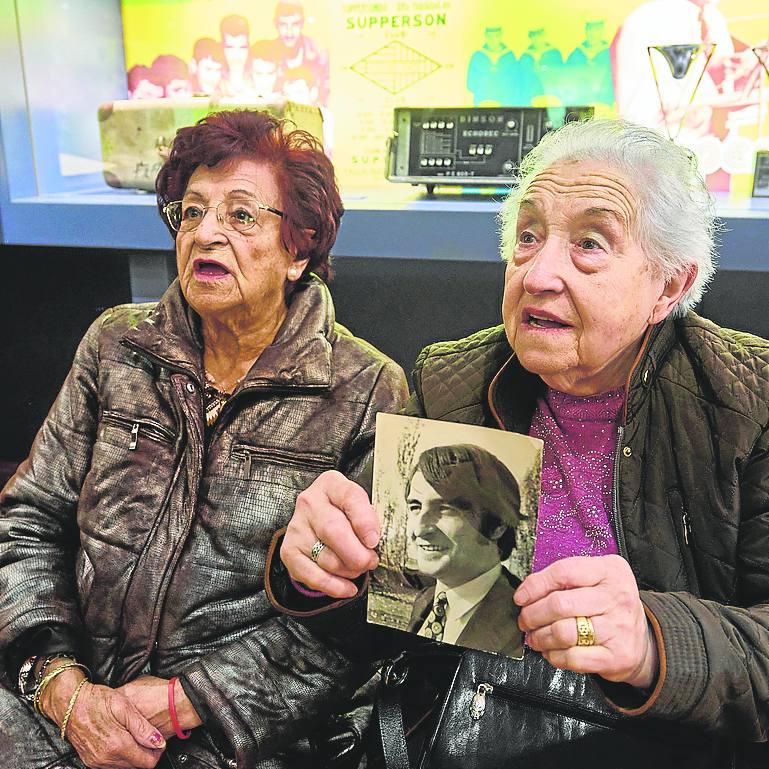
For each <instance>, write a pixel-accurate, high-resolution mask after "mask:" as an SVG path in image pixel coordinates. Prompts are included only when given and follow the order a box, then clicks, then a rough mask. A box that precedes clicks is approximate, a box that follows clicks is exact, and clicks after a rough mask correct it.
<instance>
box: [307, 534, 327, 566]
mask: <svg viewBox="0 0 769 769" xmlns="http://www.w3.org/2000/svg"><path fill="white" fill-rule="evenodd" d="M325 546H326V543H325V542H322V541H321V540H319V539H316V540H315V544H314V545H313V546H312V550H310V558H311V559H312V561H313V563H317V562H318V556H319V555H320V553H321V551H322V550H323V548H324V547H325Z"/></svg>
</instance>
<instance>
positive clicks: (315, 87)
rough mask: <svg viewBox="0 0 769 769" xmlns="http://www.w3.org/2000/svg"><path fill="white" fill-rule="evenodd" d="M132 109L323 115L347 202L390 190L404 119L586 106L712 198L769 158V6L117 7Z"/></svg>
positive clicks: (199, 3)
mask: <svg viewBox="0 0 769 769" xmlns="http://www.w3.org/2000/svg"><path fill="white" fill-rule="evenodd" d="M122 7H123V20H124V36H125V52H126V68H127V73H128V81H129V93H130V95H131V97H132V98H143V97H158V96H162V97H166V98H174V97H175V96H188V95H190V94H193V93H201V94H207V95H212V96H215V97H217V98H221V99H224V100H231V101H232V103H238V102H242V103H254V102H256V103H258V102H259V101H260V100H261V101H280V100H283V99H290V100H292V101H299V102H302V103H308V104H316V105H319V106H321V107H322V108H323V110H324V116H325V123H326V126H325V127H326V143H327V148H328V150H329V152H330V154H331V155H332V157H333V160H334V164H335V166H336V169H337V173H338V175H339V178H340V182H341V185H342V187H343V189H347V190H349V189H351V188H355V187H365V188H371V187H379V186H383V185H387V184H388V182H387V181H386V180H385V176H384V174H385V163H386V148H387V140H388V137H389V136H390V135H391V133H392V131H393V109H394V108H395V107H432V106H434V107H455V106H466V107H469V106H473V105H475V106H489V105H503V106H559V105H568V106H579V105H588V106H593V107H594V108H595V112H596V114H599V115H611V116H617V115H618V116H621V117H625V118H627V119H629V120H633V121H635V122H641V123H644V124H647V125H650V126H654V127H657V128H659V129H660V130H661V131H663V132H666V133H667V134H668V135H669V136H670V137H671V138H672V139H674V140H676V141H679V142H681V143H683V144H685V145H686V146H688V147H690V148H691V149H692V150H693V151H694V152H695V153H696V154H697V156H698V158H699V161H700V164H701V167H702V170H703V171H704V172H705V173H706V174H707V175H708V183H709V185H710V187H711V189H713V190H726V191H729V190H732V191H735V190H742V188H744V187H745V185H746V179H748V178H749V175H750V174H751V173H752V164H753V158H754V156H755V152H756V150H757V149H762V148H764V149H766V148H769V125H768V123H769V121H767V99H768V98H769V81H768V80H767V73H766V70H765V68H764V67H762V63H761V60H762V57H763V59H764V61H765V64H766V65H769V47H766V46H767V44H768V43H769V41H768V40H767V38H766V33H767V32H768V31H769V6H767V4H766V2H765V0H722V1H721V2H717V1H716V0H647V1H646V2H643V1H641V2H639V1H638V0H613V1H612V0H588V1H587V2H582V3H573V2H565V1H564V0H540V2H538V3H528V2H522V0H368V1H366V2H355V1H350V0H304V2H264V1H263V0H259V1H258V2H256V1H255V0H123V5H122Z"/></svg>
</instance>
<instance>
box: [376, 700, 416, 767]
mask: <svg viewBox="0 0 769 769" xmlns="http://www.w3.org/2000/svg"><path fill="white" fill-rule="evenodd" d="M377 720H378V721H379V735H380V737H381V738H382V756H383V757H384V763H385V767H386V769H410V767H411V765H410V764H409V753H408V748H407V747H406V731H405V729H404V728H403V708H402V707H401V687H400V686H386V685H385V686H381V687H380V688H379V692H378V694H377Z"/></svg>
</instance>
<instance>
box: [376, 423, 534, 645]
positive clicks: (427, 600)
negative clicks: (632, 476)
mask: <svg viewBox="0 0 769 769" xmlns="http://www.w3.org/2000/svg"><path fill="white" fill-rule="evenodd" d="M541 466H542V441H540V440H538V439H535V438H529V437H528V436H526V435H520V434H518V433H510V432H504V431H502V430H494V429H491V428H488V427H478V426H474V425H466V424H454V423H450V422H440V421H435V420H429V419H419V418H416V417H405V416H398V415H394V414H379V415H378V416H377V434H376V447H375V451H374V485H373V495H372V501H373V504H374V506H375V507H376V508H377V511H378V512H379V515H380V517H381V520H382V538H381V542H380V546H379V557H380V563H379V567H378V568H377V569H376V570H375V571H374V573H373V574H372V578H371V585H370V588H369V597H368V621H369V622H373V623H375V624H379V625H387V626H389V627H394V628H397V629H399V630H405V631H408V632H411V633H415V634H417V635H420V636H423V637H426V638H430V639H432V640H435V641H441V642H443V643H449V644H456V645H458V646H464V647H468V648H471V649H480V650H483V651H489V652H495V653H498V654H504V655H506V656H508V657H512V658H520V657H521V656H522V654H523V633H522V632H521V631H520V630H519V628H518V622H517V619H518V610H517V607H516V605H515V603H514V602H513V593H514V592H515V590H516V588H517V587H518V585H519V584H520V583H521V581H522V580H523V578H524V577H525V576H526V575H527V574H528V573H529V571H530V569H531V559H532V552H533V545H534V534H535V532H536V516H537V506H538V500H539V488H540V472H541Z"/></svg>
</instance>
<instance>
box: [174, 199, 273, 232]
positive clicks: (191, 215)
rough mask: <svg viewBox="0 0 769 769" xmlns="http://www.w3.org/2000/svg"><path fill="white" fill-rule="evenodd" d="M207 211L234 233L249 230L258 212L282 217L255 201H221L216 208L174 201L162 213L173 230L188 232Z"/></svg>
mask: <svg viewBox="0 0 769 769" xmlns="http://www.w3.org/2000/svg"><path fill="white" fill-rule="evenodd" d="M209 209H211V210H213V211H215V212H216V218H217V219H218V220H219V223H220V224H221V225H222V227H224V228H225V229H227V230H235V232H246V231H247V230H250V229H251V228H252V227H253V226H254V225H255V224H256V223H257V222H258V221H259V212H260V211H269V212H270V213H271V214H275V216H281V217H282V216H283V212H282V211H279V210H278V209H277V208H273V207H272V206H268V205H265V204H264V203H257V202H256V201H255V200H248V201H244V200H229V201H222V202H221V203H219V205H217V206H201V205H198V204H197V203H185V202H184V201H183V200H174V201H172V202H170V203H166V204H165V206H163V213H164V214H165V217H166V220H167V221H168V223H169V224H170V225H171V227H172V228H173V229H174V230H176V231H177V232H190V231H191V230H194V229H195V228H196V227H197V226H198V225H199V224H200V223H201V222H202V221H203V219H204V217H205V215H206V211H208V210H209Z"/></svg>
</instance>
